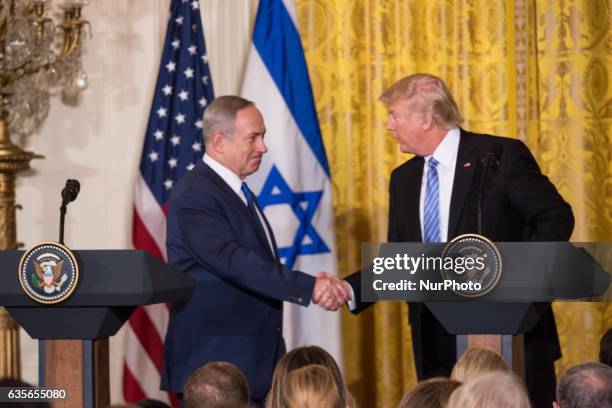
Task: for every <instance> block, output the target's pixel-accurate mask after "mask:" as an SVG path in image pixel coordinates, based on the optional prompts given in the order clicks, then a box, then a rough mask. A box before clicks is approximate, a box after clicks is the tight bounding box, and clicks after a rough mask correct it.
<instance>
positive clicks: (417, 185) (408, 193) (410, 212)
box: [397, 157, 425, 242]
mask: <svg viewBox="0 0 612 408" xmlns="http://www.w3.org/2000/svg"><path fill="white" fill-rule="evenodd" d="M424 164H425V159H423V158H422V157H415V158H414V159H412V161H411V165H412V166H413V168H412V169H411V170H409V171H407V172H406V177H405V178H404V183H405V184H403V185H402V186H401V188H400V191H399V192H398V195H399V199H398V201H397V202H399V203H405V205H406V207H405V208H403V209H399V214H403V217H404V218H405V223H404V225H405V226H406V227H405V231H404V233H405V234H406V236H405V237H404V240H405V241H407V242H419V241H421V240H422V237H421V217H420V211H419V208H420V200H421V183H422V181H423V166H424ZM398 216H399V215H398Z"/></svg>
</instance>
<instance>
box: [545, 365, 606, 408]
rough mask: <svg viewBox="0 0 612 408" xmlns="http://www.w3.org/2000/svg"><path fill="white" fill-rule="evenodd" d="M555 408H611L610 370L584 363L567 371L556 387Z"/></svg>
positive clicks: (604, 366)
mask: <svg viewBox="0 0 612 408" xmlns="http://www.w3.org/2000/svg"><path fill="white" fill-rule="evenodd" d="M553 405H554V407H555V408H612V368H610V367H608V366H607V365H605V364H600V363H586V364H581V365H579V366H576V367H572V368H570V369H569V370H567V373H565V375H564V376H563V378H561V381H559V385H558V386H557V401H556V402H554V404H553Z"/></svg>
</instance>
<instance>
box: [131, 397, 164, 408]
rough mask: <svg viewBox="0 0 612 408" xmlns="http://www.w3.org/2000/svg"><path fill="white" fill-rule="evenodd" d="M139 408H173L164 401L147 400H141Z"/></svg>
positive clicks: (138, 404) (138, 403)
mask: <svg viewBox="0 0 612 408" xmlns="http://www.w3.org/2000/svg"><path fill="white" fill-rule="evenodd" d="M136 405H137V406H138V407H139V408H172V407H171V406H170V405H168V404H166V403H165V402H163V401H160V400H156V399H152V398H147V399H143V400H140V401H138V402H137V403H136Z"/></svg>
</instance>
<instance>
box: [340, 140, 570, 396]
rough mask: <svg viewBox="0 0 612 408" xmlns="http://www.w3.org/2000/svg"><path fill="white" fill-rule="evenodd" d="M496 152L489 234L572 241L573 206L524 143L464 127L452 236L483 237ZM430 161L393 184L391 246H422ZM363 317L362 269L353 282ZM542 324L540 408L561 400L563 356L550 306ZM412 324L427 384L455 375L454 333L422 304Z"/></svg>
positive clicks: (537, 338)
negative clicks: (558, 366)
mask: <svg viewBox="0 0 612 408" xmlns="http://www.w3.org/2000/svg"><path fill="white" fill-rule="evenodd" d="M490 152H492V153H495V155H496V156H498V159H499V166H498V169H497V170H496V171H495V172H494V173H493V174H492V175H491V177H490V179H489V180H488V182H487V185H486V193H485V198H484V204H483V216H482V220H483V226H482V234H483V235H484V236H486V237H488V238H490V239H491V240H493V241H499V242H504V241H566V240H568V239H569V237H570V235H571V233H572V230H573V228H574V217H573V214H572V209H571V207H570V206H569V205H568V204H567V203H566V202H565V201H564V200H563V198H562V197H561V196H560V195H559V193H558V192H557V190H556V188H555V186H554V185H553V184H552V183H551V182H550V181H549V180H548V178H547V177H546V176H544V175H543V174H542V173H541V171H540V168H539V167H538V165H537V163H536V161H535V159H534V158H533V156H532V155H531V153H530V152H529V149H528V148H527V146H525V144H524V143H523V142H521V141H519V140H515V139H509V138H504V137H496V136H490V135H481V134H476V133H471V132H467V131H465V130H463V129H461V136H460V140H459V150H458V152H457V164H456V167H455V178H454V181H453V189H452V194H451V202H450V212H449V222H448V224H449V225H448V238H449V240H450V239H452V238H454V237H457V236H459V235H462V234H467V233H476V232H477V231H478V228H477V219H478V217H477V214H478V211H477V208H478V196H479V192H480V180H481V174H482V170H483V165H482V160H483V158H484V157H485V156H486V155H487V153H490ZM424 163H425V159H424V158H423V157H418V156H415V157H413V158H412V159H410V160H408V161H407V162H406V163H404V164H402V165H401V166H399V167H397V168H396V169H395V170H393V172H392V174H391V181H390V182H389V229H388V241H389V242H420V241H421V239H422V238H421V225H420V220H419V199H420V194H421V182H422V177H423V166H424ZM347 281H348V282H349V283H350V284H351V286H352V287H353V290H354V292H355V298H356V301H357V308H356V309H355V310H354V311H353V313H359V312H360V311H362V310H364V309H365V308H367V307H368V306H369V305H370V303H367V302H361V288H360V285H361V283H360V272H357V273H355V274H353V275H351V276H349V277H348V278H347ZM545 308H546V310H545V312H544V313H543V315H542V317H541V318H540V321H539V322H538V323H537V324H536V326H535V327H534V328H533V329H532V330H531V331H530V332H528V333H526V334H525V360H526V367H525V368H526V377H527V378H526V381H527V388H528V389H529V394H530V397H531V398H532V401H533V402H534V406H536V407H540V406H546V407H549V406H550V405H551V404H552V401H553V400H554V392H555V376H554V361H555V360H557V359H558V358H559V357H561V349H560V346H559V339H558V336H557V328H556V325H555V320H554V316H553V313H552V308H551V307H550V304H547V305H545ZM409 322H410V324H411V326H412V340H413V349H414V358H415V365H416V371H417V376H418V378H419V380H422V379H424V378H429V377H434V376H449V375H450V372H451V369H452V367H453V365H454V363H455V337H454V336H451V335H449V334H448V333H447V332H446V331H445V330H444V329H443V328H442V326H441V325H440V323H439V322H438V321H437V320H436V319H435V317H434V316H433V315H432V314H431V312H430V311H429V309H427V308H426V307H424V306H423V304H422V303H410V307H409Z"/></svg>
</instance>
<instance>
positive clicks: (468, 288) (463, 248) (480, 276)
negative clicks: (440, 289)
mask: <svg viewBox="0 0 612 408" xmlns="http://www.w3.org/2000/svg"><path fill="white" fill-rule="evenodd" d="M442 259H445V260H447V259H448V260H452V261H453V262H448V263H447V262H445V263H444V264H443V267H442V269H441V273H442V279H444V280H445V281H451V282H452V283H454V284H453V285H452V290H453V292H455V293H456V294H458V295H460V296H464V297H471V298H475V297H480V296H484V295H486V294H487V293H489V292H490V291H492V290H493V289H494V288H495V286H497V284H498V283H499V280H500V278H501V274H502V257H501V255H500V253H499V251H498V250H497V247H496V246H495V244H493V242H491V241H489V240H488V239H487V238H485V237H483V236H482V235H477V234H465V235H460V236H458V237H456V238H454V239H453V240H452V241H450V242H449V243H448V244H447V245H446V247H445V248H444V251H443V252H442Z"/></svg>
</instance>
